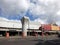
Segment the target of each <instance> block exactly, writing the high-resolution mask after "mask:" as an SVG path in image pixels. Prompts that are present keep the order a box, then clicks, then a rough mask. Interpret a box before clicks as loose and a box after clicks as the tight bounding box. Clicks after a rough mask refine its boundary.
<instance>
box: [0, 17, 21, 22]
mask: <svg viewBox="0 0 60 45" xmlns="http://www.w3.org/2000/svg"><path fill="white" fill-rule="evenodd" d="M0 21H12V22H21V21H20V20H9V19H7V18H4V17H0Z"/></svg>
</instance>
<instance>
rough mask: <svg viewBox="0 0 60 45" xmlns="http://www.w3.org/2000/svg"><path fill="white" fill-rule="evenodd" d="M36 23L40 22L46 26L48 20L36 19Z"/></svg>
mask: <svg viewBox="0 0 60 45" xmlns="http://www.w3.org/2000/svg"><path fill="white" fill-rule="evenodd" d="M34 22H40V23H41V24H46V20H41V19H39V18H37V19H35V20H34Z"/></svg>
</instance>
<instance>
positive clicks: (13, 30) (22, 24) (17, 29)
mask: <svg viewBox="0 0 60 45" xmlns="http://www.w3.org/2000/svg"><path fill="white" fill-rule="evenodd" d="M40 25H41V24H40V22H33V21H30V20H29V18H28V17H25V16H24V17H23V18H22V19H21V20H20V21H19V22H17V21H6V20H0V36H8V35H7V34H9V35H10V36H18V35H22V33H23V35H24V36H27V35H29V34H30V33H31V32H32V31H33V30H34V31H36V32H39V27H40Z"/></svg>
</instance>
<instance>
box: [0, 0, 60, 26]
mask: <svg viewBox="0 0 60 45" xmlns="http://www.w3.org/2000/svg"><path fill="white" fill-rule="evenodd" d="M23 16H27V17H29V19H30V20H31V21H34V22H40V23H41V24H49V23H52V22H55V23H56V24H58V25H60V0H0V20H13V21H19V20H20V19H21V18H22V17H23Z"/></svg>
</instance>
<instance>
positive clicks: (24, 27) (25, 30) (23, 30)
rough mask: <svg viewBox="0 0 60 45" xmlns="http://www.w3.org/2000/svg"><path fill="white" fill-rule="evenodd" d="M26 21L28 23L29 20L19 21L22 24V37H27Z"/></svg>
mask: <svg viewBox="0 0 60 45" xmlns="http://www.w3.org/2000/svg"><path fill="white" fill-rule="evenodd" d="M28 21H29V19H28V18H27V17H23V18H22V19H21V22H22V36H23V37H26V36H27V29H28Z"/></svg>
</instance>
